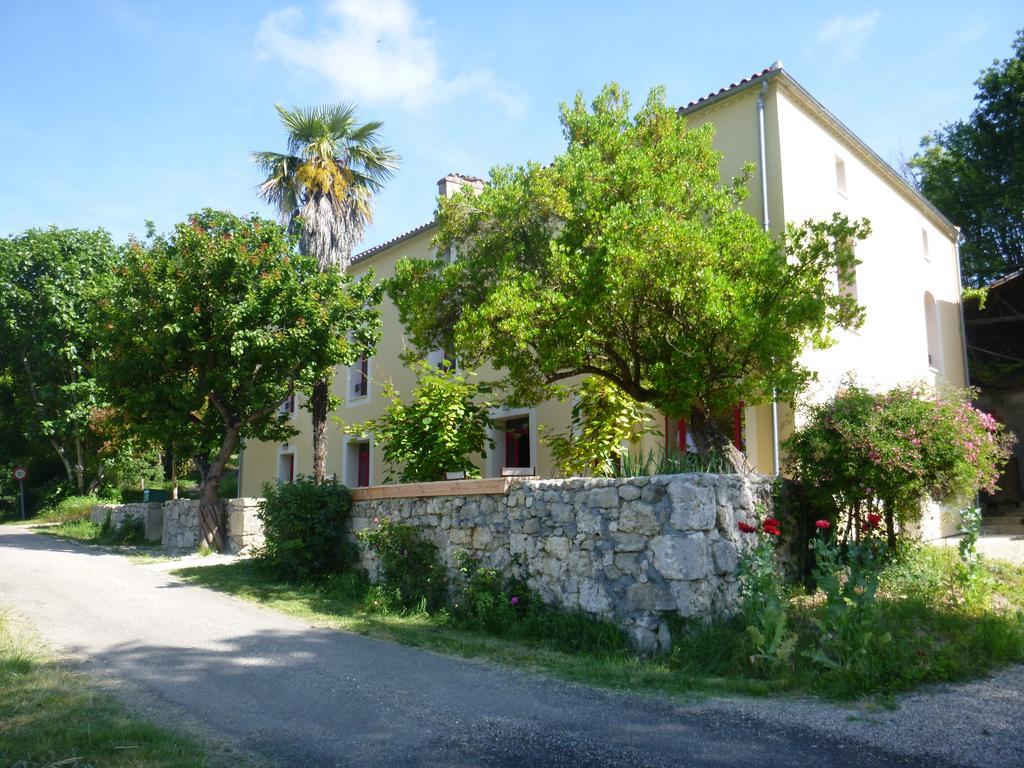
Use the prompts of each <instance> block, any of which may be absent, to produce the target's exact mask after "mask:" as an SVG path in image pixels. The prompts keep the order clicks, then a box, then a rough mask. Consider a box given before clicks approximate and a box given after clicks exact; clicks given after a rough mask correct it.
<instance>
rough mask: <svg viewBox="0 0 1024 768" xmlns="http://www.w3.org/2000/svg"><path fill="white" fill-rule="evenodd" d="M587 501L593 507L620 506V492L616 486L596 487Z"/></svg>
mask: <svg viewBox="0 0 1024 768" xmlns="http://www.w3.org/2000/svg"><path fill="white" fill-rule="evenodd" d="M587 502H588V504H589V505H590V506H592V507H600V508H602V509H607V508H610V507H617V506H619V492H618V491H617V490H616V489H615V488H607V487H606V488H594V489H593V490H592V491H591V492H590V494H589V496H588V497H587Z"/></svg>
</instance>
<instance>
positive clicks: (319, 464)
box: [309, 379, 330, 485]
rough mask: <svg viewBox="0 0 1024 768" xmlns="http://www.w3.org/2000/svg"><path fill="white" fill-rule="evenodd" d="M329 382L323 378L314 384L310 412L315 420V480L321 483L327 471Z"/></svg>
mask: <svg viewBox="0 0 1024 768" xmlns="http://www.w3.org/2000/svg"><path fill="white" fill-rule="evenodd" d="M328 387H329V384H328V382H327V380H326V379H321V380H320V381H318V382H316V383H315V384H314V385H313V393H312V394H313V397H312V399H311V400H310V404H309V406H310V407H309V413H310V416H311V418H312V421H313V482H314V483H316V484H317V485H320V484H321V483H322V482H323V481H324V475H325V474H326V471H327V402H328V400H329V399H330V393H329V391H328Z"/></svg>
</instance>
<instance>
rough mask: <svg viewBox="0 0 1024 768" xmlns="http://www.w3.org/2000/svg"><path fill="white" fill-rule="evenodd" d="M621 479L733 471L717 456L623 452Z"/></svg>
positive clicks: (659, 452)
mask: <svg viewBox="0 0 1024 768" xmlns="http://www.w3.org/2000/svg"><path fill="white" fill-rule="evenodd" d="M618 469H619V472H618V473H617V474H618V475H619V476H620V477H649V476H650V475H680V474H686V473H690V472H700V473H711V474H721V473H723V472H730V471H732V470H731V469H730V468H729V466H728V464H727V463H726V462H725V461H724V460H723V459H722V457H720V456H717V455H714V454H712V455H709V456H701V455H700V454H697V453H690V452H686V453H683V452H682V451H676V450H672V451H666V450H665V449H664V448H660V447H659V448H658V449H657V450H654V449H653V448H652V449H649V450H648V451H647V453H643V452H640V453H636V454H633V453H630V452H629V451H623V452H622V455H621V457H620V458H619V468H618Z"/></svg>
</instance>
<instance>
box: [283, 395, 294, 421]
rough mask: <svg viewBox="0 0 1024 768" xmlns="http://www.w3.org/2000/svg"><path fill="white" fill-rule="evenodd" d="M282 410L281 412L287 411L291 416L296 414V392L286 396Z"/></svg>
mask: <svg viewBox="0 0 1024 768" xmlns="http://www.w3.org/2000/svg"><path fill="white" fill-rule="evenodd" d="M280 411H281V413H286V414H288V415H289V416H294V415H295V395H294V394H291V395H288V397H286V398H285V399H284V400H283V401H282V402H281V406H280Z"/></svg>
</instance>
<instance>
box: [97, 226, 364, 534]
mask: <svg viewBox="0 0 1024 768" xmlns="http://www.w3.org/2000/svg"><path fill="white" fill-rule="evenodd" d="M293 245H294V242H293V239H292V238H291V237H289V236H288V235H287V234H286V233H285V232H284V231H283V230H282V229H281V227H280V226H278V225H277V224H275V223H274V222H272V221H266V220H263V219H260V218H258V217H251V218H239V217H236V216H233V215H231V214H229V213H221V212H216V211H210V210H204V211H203V212H201V213H198V214H193V215H192V216H191V217H190V218H189V219H188V221H186V222H183V223H181V224H179V225H178V226H177V227H176V228H175V232H174V234H173V236H171V237H170V238H169V239H164V238H153V239H152V240H151V241H150V242H149V243H148V244H147V245H146V246H144V245H143V244H141V243H137V242H136V243H132V244H130V245H129V247H128V248H127V249H126V252H125V257H124V262H123V264H122V265H121V266H120V267H119V268H118V270H117V275H116V277H117V285H116V288H115V290H114V292H113V293H112V294H111V295H110V296H109V297H108V298H106V299H104V300H103V301H102V302H101V306H100V315H101V317H102V324H103V327H104V328H105V331H106V340H105V345H104V355H103V358H102V365H101V368H100V371H101V374H102V381H103V384H104V386H105V388H106V390H107V391H108V392H109V394H110V397H111V399H112V400H113V401H114V403H115V404H116V405H117V406H118V407H119V408H120V410H121V411H122V413H123V414H125V416H126V417H127V418H128V419H129V420H131V421H132V422H133V423H135V424H137V425H139V426H140V429H142V430H145V431H146V432H147V433H149V434H153V433H159V432H161V431H162V430H165V429H166V430H168V432H167V433H166V434H165V437H169V438H173V439H175V440H177V441H178V444H179V445H182V446H187V448H188V449H191V450H195V451H197V452H198V456H197V460H198V461H197V463H199V464H200V466H201V467H203V477H202V485H201V491H200V518H201V522H202V532H203V539H204V541H205V542H206V543H207V544H209V545H210V546H215V547H217V548H219V549H220V548H223V545H224V537H223V530H222V525H221V515H220V505H219V498H218V495H217V484H218V482H219V480H220V477H221V474H222V473H223V471H224V467H225V465H226V464H227V462H228V460H229V459H230V457H231V455H232V454H233V453H234V452H235V451H236V450H237V448H238V446H239V444H240V441H243V440H245V439H248V438H253V439H259V440H274V441H280V440H285V439H287V438H289V437H291V436H293V435H294V434H295V433H296V432H295V429H294V428H293V427H292V425H291V423H290V421H289V419H288V417H287V416H286V415H285V414H283V413H281V411H280V405H281V403H282V401H283V400H284V399H285V398H286V397H287V396H288V395H290V394H292V393H293V392H294V391H295V389H296V388H297V387H301V386H304V385H306V384H307V383H308V382H309V381H310V379H311V378H312V377H314V376H316V375H318V374H319V373H320V372H321V371H323V370H325V369H328V368H330V367H332V366H334V365H338V364H350V363H352V362H353V361H354V360H355V359H356V358H357V357H358V356H359V355H360V354H368V353H370V352H371V351H372V349H373V346H374V344H375V343H376V339H377V336H378V329H379V316H378V313H377V310H376V305H377V303H378V302H379V299H380V290H379V288H376V287H373V286H372V284H371V280H369V279H365V280H361V281H358V282H356V281H353V280H352V278H350V277H349V276H347V275H343V274H341V273H340V272H337V271H332V272H321V271H320V270H319V269H318V267H317V263H316V261H315V260H314V259H312V258H311V257H309V256H305V255H302V254H297V253H295V249H294V247H293Z"/></svg>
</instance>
